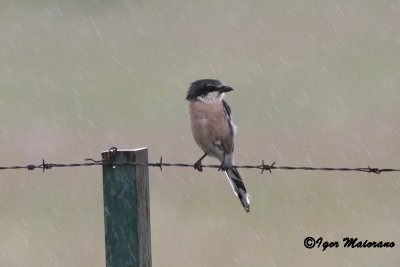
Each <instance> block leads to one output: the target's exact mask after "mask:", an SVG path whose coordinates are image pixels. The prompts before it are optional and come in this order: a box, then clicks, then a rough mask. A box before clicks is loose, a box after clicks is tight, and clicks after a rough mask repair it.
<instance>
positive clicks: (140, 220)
mask: <svg viewBox="0 0 400 267" xmlns="http://www.w3.org/2000/svg"><path fill="white" fill-rule="evenodd" d="M101 155H102V158H103V159H105V162H108V161H118V162H143V163H147V162H148V161H147V148H139V149H134V150H118V151H117V154H116V155H115V156H114V157H113V158H111V159H106V158H107V156H108V151H105V152H102V153H101ZM103 194H104V228H105V239H106V240H105V244H106V264H107V267H111V266H140V267H143V266H146V267H147V266H148V267H150V266H151V239H150V197H149V172H148V166H133V165H118V166H111V165H109V166H107V165H103Z"/></svg>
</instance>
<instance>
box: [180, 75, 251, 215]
mask: <svg viewBox="0 0 400 267" xmlns="http://www.w3.org/2000/svg"><path fill="white" fill-rule="evenodd" d="M230 91H233V89H232V88H231V87H229V86H225V85H223V84H222V83H221V82H220V81H218V80H212V79H204V80H198V81H195V82H193V83H192V84H191V85H190V88H189V90H188V92H187V95H186V99H187V100H188V101H189V102H190V104H189V113H190V121H191V126H192V133H193V137H194V139H195V140H196V143H197V145H198V146H199V147H200V148H201V149H202V150H203V151H204V153H205V154H204V155H203V156H202V157H201V158H200V159H199V160H198V161H197V162H196V163H195V165H194V166H195V169H197V170H199V171H202V167H201V161H202V160H203V158H204V157H205V156H207V155H208V156H211V157H214V158H217V159H218V160H219V161H220V162H221V167H220V169H221V170H223V171H225V173H226V176H227V178H228V180H229V183H230V184H231V186H232V189H233V192H234V193H235V195H236V196H237V197H239V200H240V202H241V203H242V205H243V207H244V209H245V210H246V212H249V211H250V200H249V195H248V194H247V192H246V187H245V186H244V183H243V181H242V178H241V177H240V175H239V172H238V170H237V169H236V168H233V167H232V166H233V165H234V161H233V147H234V144H233V138H234V135H235V132H236V126H235V125H234V124H233V122H232V115H231V109H230V107H229V106H228V103H226V102H225V100H223V97H224V93H225V92H230Z"/></svg>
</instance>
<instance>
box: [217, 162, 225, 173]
mask: <svg viewBox="0 0 400 267" xmlns="http://www.w3.org/2000/svg"><path fill="white" fill-rule="evenodd" d="M218 171H223V172H224V171H226V166H225V163H224V162H222V163H221V165H220V166H219V168H218Z"/></svg>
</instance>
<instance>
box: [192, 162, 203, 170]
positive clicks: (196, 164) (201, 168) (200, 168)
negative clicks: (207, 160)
mask: <svg viewBox="0 0 400 267" xmlns="http://www.w3.org/2000/svg"><path fill="white" fill-rule="evenodd" d="M194 169H195V170H198V171H199V172H202V171H203V166H201V161H200V160H198V161H196V162H195V164H194Z"/></svg>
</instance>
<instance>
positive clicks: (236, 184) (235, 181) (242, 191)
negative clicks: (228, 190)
mask: <svg viewBox="0 0 400 267" xmlns="http://www.w3.org/2000/svg"><path fill="white" fill-rule="evenodd" d="M225 173H226V177H227V178H228V180H229V183H230V184H231V186H232V189H233V192H234V193H235V195H236V196H237V197H238V198H239V200H240V202H242V205H243V208H244V209H245V211H246V212H250V199H249V195H248V194H247V192H246V187H245V186H244V183H243V181H242V178H241V177H240V174H239V172H238V170H237V169H236V168H227V169H226V171H225Z"/></svg>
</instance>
